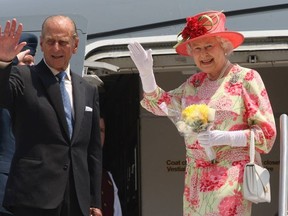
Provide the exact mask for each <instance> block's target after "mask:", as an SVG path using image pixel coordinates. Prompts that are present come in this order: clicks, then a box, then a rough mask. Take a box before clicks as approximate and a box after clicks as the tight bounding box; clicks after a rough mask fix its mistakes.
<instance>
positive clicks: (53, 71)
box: [44, 59, 71, 80]
mask: <svg viewBox="0 0 288 216" xmlns="http://www.w3.org/2000/svg"><path fill="white" fill-rule="evenodd" d="M44 62H45V64H46V65H47V67H48V68H49V69H50V70H51V71H52V73H53V75H54V76H56V75H57V74H58V73H59V72H60V71H58V70H56V69H54V68H52V67H50V66H49V65H48V64H47V63H46V61H45V59H44ZM65 72H66V74H67V76H66V79H68V80H71V74H70V64H69V65H68V67H67V68H66V69H65Z"/></svg>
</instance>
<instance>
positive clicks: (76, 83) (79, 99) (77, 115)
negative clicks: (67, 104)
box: [71, 73, 85, 141]
mask: <svg viewBox="0 0 288 216" xmlns="http://www.w3.org/2000/svg"><path fill="white" fill-rule="evenodd" d="M71 79H72V88H73V106H74V119H75V120H74V129H73V135H72V141H73V139H74V137H77V135H78V133H79V131H80V129H81V122H82V119H83V116H84V110H85V88H84V86H83V83H82V80H81V78H80V76H78V75H76V74H74V73H71Z"/></svg>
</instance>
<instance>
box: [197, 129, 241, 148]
mask: <svg viewBox="0 0 288 216" xmlns="http://www.w3.org/2000/svg"><path fill="white" fill-rule="evenodd" d="M197 138H198V142H199V143H200V145H201V146H203V147H207V146H208V147H211V146H221V145H230V146H232V147H244V146H246V145H247V138H246V135H245V132H244V131H242V130H239V131H220V130H206V131H203V132H200V133H199V134H198V137H197Z"/></svg>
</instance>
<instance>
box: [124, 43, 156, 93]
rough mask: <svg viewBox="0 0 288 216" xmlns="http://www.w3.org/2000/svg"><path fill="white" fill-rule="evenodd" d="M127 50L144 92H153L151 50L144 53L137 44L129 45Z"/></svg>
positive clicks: (154, 82) (154, 84)
mask: <svg viewBox="0 0 288 216" xmlns="http://www.w3.org/2000/svg"><path fill="white" fill-rule="evenodd" d="M128 49H129V51H130V56H131V58H132V60H133V62H134V64H135V65H136V67H137V69H138V71H139V74H140V78H141V82H142V86H143V90H144V92H146V93H151V92H153V91H155V90H156V88H157V85H156V81H155V77H154V73H153V58H152V50H151V49H149V50H147V51H145V50H144V48H143V47H142V46H141V44H140V43H138V42H133V43H130V44H129V45H128Z"/></svg>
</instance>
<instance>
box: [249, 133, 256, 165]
mask: <svg viewBox="0 0 288 216" xmlns="http://www.w3.org/2000/svg"><path fill="white" fill-rule="evenodd" d="M254 158H255V140H254V131H253V130H251V133H250V163H253V164H254Z"/></svg>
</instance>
